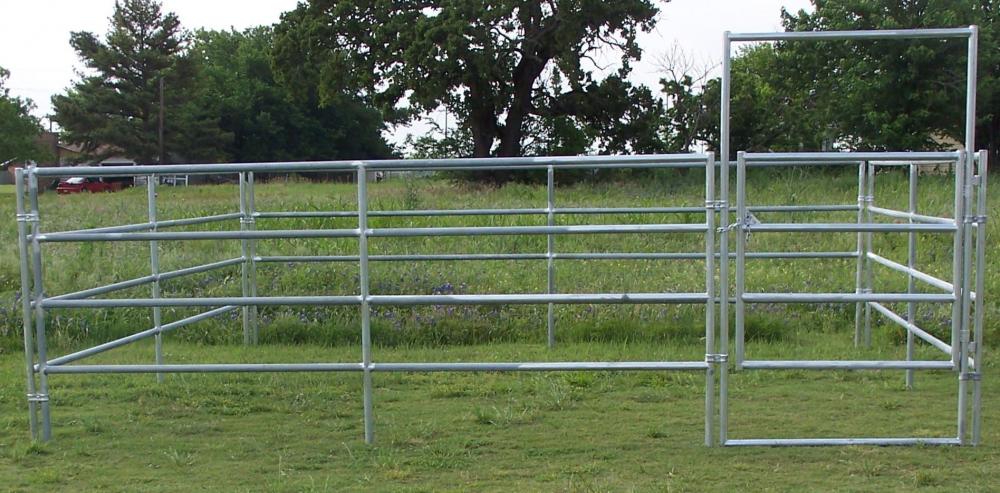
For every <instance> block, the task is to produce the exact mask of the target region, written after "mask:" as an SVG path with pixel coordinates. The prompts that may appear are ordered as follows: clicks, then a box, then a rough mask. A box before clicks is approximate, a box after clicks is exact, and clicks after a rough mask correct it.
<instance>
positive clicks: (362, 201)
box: [356, 162, 375, 444]
mask: <svg viewBox="0 0 1000 493" xmlns="http://www.w3.org/2000/svg"><path fill="white" fill-rule="evenodd" d="M356 166H357V169H358V259H359V268H360V275H359V278H360V284H361V286H360V289H361V366H362V370H363V387H364V390H363V392H364V396H363V399H364V402H363V406H364V418H365V443H367V444H372V443H375V422H374V417H373V412H372V397H373V396H372V332H371V307H370V306H369V304H368V296H369V282H368V172H367V170H366V168H365V165H364V163H363V162H358V163H356Z"/></svg>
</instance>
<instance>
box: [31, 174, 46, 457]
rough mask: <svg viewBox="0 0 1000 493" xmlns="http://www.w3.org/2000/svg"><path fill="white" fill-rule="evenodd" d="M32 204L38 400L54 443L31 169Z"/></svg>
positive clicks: (35, 188) (35, 186)
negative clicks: (46, 369) (46, 370)
mask: <svg viewBox="0 0 1000 493" xmlns="http://www.w3.org/2000/svg"><path fill="white" fill-rule="evenodd" d="M28 201H29V204H30V206H31V220H32V223H31V271H32V274H33V277H34V279H33V283H32V285H33V286H34V296H33V300H32V301H33V302H34V304H35V345H36V348H37V353H38V387H39V388H38V393H36V394H35V398H36V400H38V401H39V402H40V403H41V408H42V409H41V411H42V441H46V442H47V441H49V440H51V439H52V417H51V414H50V413H49V377H48V375H47V374H46V373H45V367H46V366H47V365H46V362H47V361H48V360H49V357H48V348H47V345H46V342H45V308H44V307H43V306H42V298H44V297H45V292H44V289H43V287H42V245H41V243H40V242H39V241H38V237H39V236H40V235H41V234H42V231H41V224H40V218H41V216H40V215H39V213H38V175H36V174H35V167H34V166H32V167H30V168H28Z"/></svg>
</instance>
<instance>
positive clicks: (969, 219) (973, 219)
mask: <svg viewBox="0 0 1000 493" xmlns="http://www.w3.org/2000/svg"><path fill="white" fill-rule="evenodd" d="M962 222H964V223H965V224H975V225H980V224H986V216H965V217H964V218H962Z"/></svg>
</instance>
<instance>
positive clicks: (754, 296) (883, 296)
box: [743, 293, 955, 303]
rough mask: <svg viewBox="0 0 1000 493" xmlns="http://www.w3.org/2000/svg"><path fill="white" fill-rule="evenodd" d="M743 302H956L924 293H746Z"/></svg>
mask: <svg viewBox="0 0 1000 493" xmlns="http://www.w3.org/2000/svg"><path fill="white" fill-rule="evenodd" d="M743 301H745V302H747V303H859V302H862V303H863V302H866V301H876V302H882V303H901V302H907V301H914V302H926V303H951V302H953V301H955V296H953V295H950V294H924V293H744V294H743Z"/></svg>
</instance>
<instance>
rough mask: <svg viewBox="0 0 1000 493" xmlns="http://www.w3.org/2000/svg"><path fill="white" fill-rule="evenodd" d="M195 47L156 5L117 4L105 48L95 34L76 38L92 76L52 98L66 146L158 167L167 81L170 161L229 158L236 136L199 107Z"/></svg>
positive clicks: (141, 1) (145, 0) (124, 0)
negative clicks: (227, 148) (227, 146)
mask: <svg viewBox="0 0 1000 493" xmlns="http://www.w3.org/2000/svg"><path fill="white" fill-rule="evenodd" d="M189 41H190V40H189V36H188V35H187V33H185V32H184V31H183V30H182V28H181V24H180V20H179V19H178V18H177V16H176V15H174V14H173V13H163V12H162V10H161V5H160V3H159V2H157V1H156V0H120V1H116V2H115V11H114V14H113V15H112V17H111V29H110V30H109V32H108V33H107V35H106V36H105V39H104V40H103V41H102V40H100V39H98V37H97V35H95V34H94V33H90V32H84V31H81V32H74V33H72V34H71V36H70V45H72V46H73V49H74V50H76V52H77V55H78V56H79V57H80V59H81V60H82V61H83V63H84V65H85V66H86V70H85V71H84V72H83V73H82V74H81V79H80V80H79V81H78V82H76V83H75V84H74V85H73V87H72V88H71V89H69V90H68V91H67V93H66V94H60V95H56V96H53V98H52V105H53V107H54V108H55V111H56V116H55V118H54V119H55V120H56V121H57V122H58V123H59V125H60V126H61V127H62V129H63V131H64V136H63V138H64V140H65V141H67V142H74V143H79V144H82V145H83V146H84V150H85V152H86V153H87V154H88V156H89V157H92V158H96V159H102V158H104V157H107V156H109V155H112V154H118V153H123V154H125V155H126V156H127V157H129V158H131V159H134V160H136V162H138V163H141V164H148V163H154V162H157V161H158V160H159V157H160V156H159V151H158V136H157V131H158V113H159V100H160V91H159V84H160V81H161V80H162V81H163V83H164V86H165V91H164V94H165V96H164V107H165V115H166V116H165V125H164V150H165V154H166V160H167V161H169V160H170V159H171V158H172V157H176V158H182V159H186V160H203V161H214V160H219V159H221V158H222V157H223V155H222V154H221V152H220V151H221V147H222V146H221V144H222V143H224V142H226V140H227V139H229V138H230V136H228V135H226V134H225V133H223V132H221V131H220V130H219V127H218V124H217V122H216V119H215V118H214V117H213V116H212V115H211V114H209V113H208V112H207V108H205V107H204V106H203V105H201V104H199V101H198V99H197V94H198V91H199V90H200V89H201V88H200V83H199V78H198V74H197V66H196V64H195V62H194V60H193V59H192V58H191V57H190V56H188V45H189ZM165 162H166V161H165Z"/></svg>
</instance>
